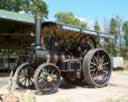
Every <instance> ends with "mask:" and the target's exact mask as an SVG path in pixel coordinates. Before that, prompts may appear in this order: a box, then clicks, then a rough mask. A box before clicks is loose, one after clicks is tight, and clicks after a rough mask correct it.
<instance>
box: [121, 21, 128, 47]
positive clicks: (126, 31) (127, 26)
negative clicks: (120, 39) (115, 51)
mask: <svg viewBox="0 0 128 102" xmlns="http://www.w3.org/2000/svg"><path fill="white" fill-rule="evenodd" d="M122 30H123V32H124V39H125V45H126V47H128V21H125V22H124V24H123V26H122Z"/></svg>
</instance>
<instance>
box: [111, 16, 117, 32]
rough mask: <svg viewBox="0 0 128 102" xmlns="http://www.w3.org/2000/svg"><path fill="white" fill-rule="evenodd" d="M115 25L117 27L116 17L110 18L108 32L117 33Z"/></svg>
mask: <svg viewBox="0 0 128 102" xmlns="http://www.w3.org/2000/svg"><path fill="white" fill-rule="evenodd" d="M117 27H118V21H117V19H116V18H112V19H111V21H110V30H109V32H110V33H111V34H118V30H117Z"/></svg>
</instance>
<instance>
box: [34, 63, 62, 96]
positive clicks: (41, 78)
mask: <svg viewBox="0 0 128 102" xmlns="http://www.w3.org/2000/svg"><path fill="white" fill-rule="evenodd" d="M60 79H61V75H60V71H59V70H58V68H57V66H56V65H54V64H51V63H45V64H41V65H40V66H39V67H38V68H37V70H36V71H35V74H34V84H35V87H36V89H37V90H38V91H40V92H41V93H45V94H50V93H53V92H56V91H57V89H58V87H59V85H60Z"/></svg>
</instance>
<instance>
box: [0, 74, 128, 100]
mask: <svg viewBox="0 0 128 102" xmlns="http://www.w3.org/2000/svg"><path fill="white" fill-rule="evenodd" d="M0 84H1V83H0ZM4 87H5V86H4ZM4 87H1V89H0V92H3V91H4V90H5V88H4ZM16 91H18V92H19V93H22V94H24V92H26V90H22V91H19V90H16ZM31 93H35V90H32V91H31ZM34 96H35V100H36V102H128V75H120V74H117V73H113V74H112V77H111V80H110V82H109V85H108V86H107V87H104V88H88V87H87V86H84V87H83V86H74V87H72V88H71V87H70V88H64V87H62V88H59V90H58V92H57V93H54V94H50V95H34ZM116 99H120V101H112V100H116ZM124 99H125V100H124ZM27 102H28V101H27Z"/></svg>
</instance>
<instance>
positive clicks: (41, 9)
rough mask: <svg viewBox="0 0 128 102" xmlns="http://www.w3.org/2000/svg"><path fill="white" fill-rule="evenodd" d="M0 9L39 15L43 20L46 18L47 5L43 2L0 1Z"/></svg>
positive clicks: (22, 0)
mask: <svg viewBox="0 0 128 102" xmlns="http://www.w3.org/2000/svg"><path fill="white" fill-rule="evenodd" d="M0 9H5V10H9V11H15V12H19V11H24V12H26V13H30V14H33V15H34V14H41V15H42V16H43V17H45V18H47V16H48V5H47V4H46V2H44V1H43V0H1V1H0Z"/></svg>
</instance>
